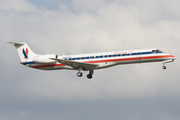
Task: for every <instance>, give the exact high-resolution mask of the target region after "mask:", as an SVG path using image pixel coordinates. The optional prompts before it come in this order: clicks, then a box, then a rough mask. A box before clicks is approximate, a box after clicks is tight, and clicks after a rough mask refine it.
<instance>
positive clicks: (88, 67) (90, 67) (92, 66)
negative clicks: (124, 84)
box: [49, 58, 99, 69]
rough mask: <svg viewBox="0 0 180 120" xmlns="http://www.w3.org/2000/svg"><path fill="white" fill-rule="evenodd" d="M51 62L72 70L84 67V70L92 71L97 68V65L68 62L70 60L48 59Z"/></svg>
mask: <svg viewBox="0 0 180 120" xmlns="http://www.w3.org/2000/svg"><path fill="white" fill-rule="evenodd" d="M49 59H52V60H56V61H58V62H60V63H62V64H65V65H68V66H71V67H72V68H73V69H78V68H79V67H84V68H85V69H94V68H96V67H98V66H99V65H98V64H92V63H84V62H77V61H70V60H63V59H56V58H49Z"/></svg>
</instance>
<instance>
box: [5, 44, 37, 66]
mask: <svg viewBox="0 0 180 120" xmlns="http://www.w3.org/2000/svg"><path fill="white" fill-rule="evenodd" d="M7 43H10V44H12V45H14V46H15V47H16V49H17V52H18V54H19V57H20V60H21V62H22V63H24V62H28V61H32V60H33V58H35V57H36V56H37V55H36V54H35V53H34V52H33V51H32V50H31V49H30V48H29V46H28V45H27V44H26V43H17V42H7Z"/></svg>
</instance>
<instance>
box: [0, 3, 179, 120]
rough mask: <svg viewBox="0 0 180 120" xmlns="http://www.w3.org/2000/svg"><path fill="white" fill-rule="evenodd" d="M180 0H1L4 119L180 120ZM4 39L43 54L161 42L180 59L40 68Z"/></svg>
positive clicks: (1, 108) (155, 45) (0, 91)
mask: <svg viewBox="0 0 180 120" xmlns="http://www.w3.org/2000/svg"><path fill="white" fill-rule="evenodd" d="M179 5H180V2H179V1H178V0H171V1H169V0H158V1H157V0H149V1H143V0H136V1H135V0H121V1H120V0H86V1H84V0H71V1H70V0H68V1H63V0H51V1H48V0H46V1H43V0H39V1H38V2H37V1H35V0H29V1H28V0H26V1H25V0H16V1H12V0H0V41H1V44H0V51H1V52H0V56H1V60H0V65H1V68H0V70H1V79H0V119H1V120H20V119H23V120H32V119H33V120H39V119H44V120H49V119H53V120H72V119H74V120H81V119H83V120H84V119H86V120H92V119H98V120H109V119H113V120H119V119H125V120H132V119H133V120H145V119H148V120H162V119H163V120H179V119H180V112H179V111H180V104H179V101H180V87H179V84H180V81H179V79H180V74H179V68H180V63H179V62H178V61H179V60H178V58H179V51H180V48H179V45H180V34H179V31H180V12H179V11H180V8H179ZM5 41H16V42H27V43H28V45H29V46H30V48H31V49H32V50H33V51H34V52H35V53H38V54H50V53H52V54H53V53H55V54H58V55H62V54H79V53H93V52H105V51H112V50H126V49H128V50H129V49H142V48H159V49H160V50H162V51H164V52H167V53H170V54H173V55H175V56H176V57H177V59H176V61H175V62H173V63H170V64H167V65H166V66H167V69H166V70H163V69H162V63H149V64H135V65H122V66H116V67H112V68H109V69H103V70H97V71H95V74H94V76H93V79H92V80H88V79H87V78H86V74H87V72H84V76H83V77H82V78H78V77H77V76H76V73H77V71H67V70H57V71H40V70H35V69H30V68H27V67H25V66H22V65H20V64H19V63H20V59H19V56H18V54H17V51H16V49H15V48H14V47H13V46H12V45H9V44H6V43H4V42H5Z"/></svg>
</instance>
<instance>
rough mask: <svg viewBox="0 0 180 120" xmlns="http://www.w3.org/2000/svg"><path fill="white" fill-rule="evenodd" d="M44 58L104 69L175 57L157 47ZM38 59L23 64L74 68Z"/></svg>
mask: <svg viewBox="0 0 180 120" xmlns="http://www.w3.org/2000/svg"><path fill="white" fill-rule="evenodd" d="M153 50H154V51H153ZM41 58H42V59H44V60H47V61H48V59H49V58H59V59H63V60H65V61H77V62H82V63H92V64H98V67H96V68H94V69H102V68H107V67H111V66H115V65H120V64H132V63H145V62H158V61H165V62H166V61H167V62H168V61H169V62H171V61H173V60H174V59H175V57H174V56H173V55H170V54H167V53H163V52H161V51H160V50H157V49H145V50H128V51H115V52H104V53H92V54H79V55H63V56H57V55H49V56H48V55H46V57H45V56H43V55H42V56H41ZM38 60H40V59H39V58H38V59H34V61H27V62H23V63H22V64H24V65H26V66H28V67H31V68H36V69H41V70H56V69H73V68H72V67H71V66H68V65H65V64H62V63H59V62H57V61H53V60H50V59H49V62H45V63H42V62H39V63H38Z"/></svg>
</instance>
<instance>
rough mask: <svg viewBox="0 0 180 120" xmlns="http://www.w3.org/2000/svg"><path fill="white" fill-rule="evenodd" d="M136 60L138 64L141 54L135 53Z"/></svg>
mask: <svg viewBox="0 0 180 120" xmlns="http://www.w3.org/2000/svg"><path fill="white" fill-rule="evenodd" d="M136 58H137V61H138V62H141V52H137V53H136Z"/></svg>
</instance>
